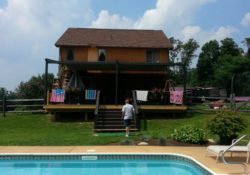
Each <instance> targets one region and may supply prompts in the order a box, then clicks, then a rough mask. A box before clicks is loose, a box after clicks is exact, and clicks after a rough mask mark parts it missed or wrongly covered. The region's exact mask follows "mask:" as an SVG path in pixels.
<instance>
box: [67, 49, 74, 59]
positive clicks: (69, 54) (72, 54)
mask: <svg viewBox="0 0 250 175" xmlns="http://www.w3.org/2000/svg"><path fill="white" fill-rule="evenodd" d="M67 60H68V61H72V60H74V52H73V49H72V48H68V49H67Z"/></svg>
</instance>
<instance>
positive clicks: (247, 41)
mask: <svg viewBox="0 0 250 175" xmlns="http://www.w3.org/2000/svg"><path fill="white" fill-rule="evenodd" d="M243 43H244V44H245V45H246V46H247V55H248V56H250V38H245V40H244V41H243Z"/></svg>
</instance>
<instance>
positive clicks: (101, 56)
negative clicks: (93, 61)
mask: <svg viewBox="0 0 250 175" xmlns="http://www.w3.org/2000/svg"><path fill="white" fill-rule="evenodd" d="M98 60H99V61H105V60H106V50H105V49H99V50H98Z"/></svg>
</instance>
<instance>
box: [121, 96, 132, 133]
mask: <svg viewBox="0 0 250 175" xmlns="http://www.w3.org/2000/svg"><path fill="white" fill-rule="evenodd" d="M134 115H135V109H134V106H133V105H131V104H130V100H129V99H126V100H125V105H123V107H122V118H123V120H124V125H125V129H126V135H125V136H126V137H128V136H129V131H130V124H131V120H132V119H133V118H134Z"/></svg>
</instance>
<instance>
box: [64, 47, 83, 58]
mask: <svg viewBox="0 0 250 175" xmlns="http://www.w3.org/2000/svg"><path fill="white" fill-rule="evenodd" d="M69 48H70V49H72V51H73V53H74V61H87V60H88V49H87V48H86V47H61V48H60V56H61V58H60V60H61V61H67V51H68V49H69Z"/></svg>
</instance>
